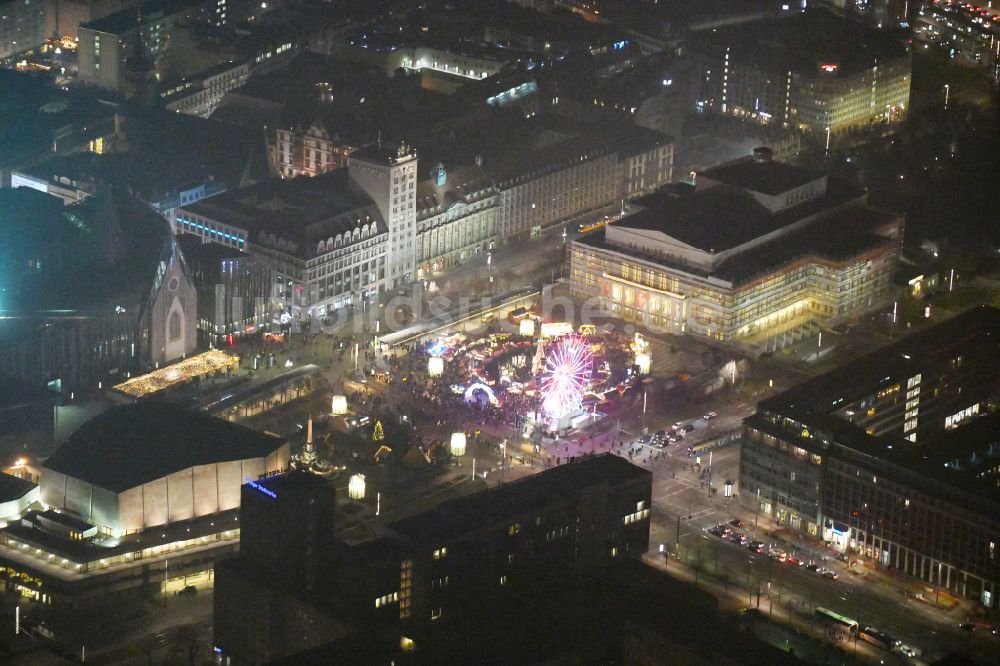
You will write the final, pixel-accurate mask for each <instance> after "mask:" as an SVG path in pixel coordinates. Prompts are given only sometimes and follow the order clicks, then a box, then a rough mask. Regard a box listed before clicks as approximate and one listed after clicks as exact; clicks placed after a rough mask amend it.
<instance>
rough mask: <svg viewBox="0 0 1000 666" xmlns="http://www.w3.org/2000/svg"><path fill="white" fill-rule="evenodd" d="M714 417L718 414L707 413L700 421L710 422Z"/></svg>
mask: <svg viewBox="0 0 1000 666" xmlns="http://www.w3.org/2000/svg"><path fill="white" fill-rule="evenodd" d="M716 416H718V414H716V413H715V412H709V413H708V414H705V415H704V416H703V417H701V418H702V420H704V421H711V420H712V419H714V418H715V417H716Z"/></svg>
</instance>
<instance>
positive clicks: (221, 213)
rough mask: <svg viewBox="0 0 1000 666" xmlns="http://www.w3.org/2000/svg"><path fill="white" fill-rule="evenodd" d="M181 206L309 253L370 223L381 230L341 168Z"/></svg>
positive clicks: (370, 205) (252, 238) (255, 237)
mask: <svg viewBox="0 0 1000 666" xmlns="http://www.w3.org/2000/svg"><path fill="white" fill-rule="evenodd" d="M182 209H183V210H184V211H188V212H190V213H194V214H195V215H200V216H203V217H206V218H208V219H212V220H216V221H218V222H221V223H222V224H227V225H231V226H234V227H238V228H241V229H246V230H247V233H248V234H249V235H248V237H247V242H248V243H256V244H263V243H264V239H265V237H270V236H274V237H275V238H276V239H277V240H278V241H280V242H279V244H278V249H282V250H284V251H287V252H289V253H291V254H297V255H299V256H304V257H308V258H312V257H313V256H315V255H316V251H317V250H316V248H317V244H318V243H319V241H326V240H328V239H329V238H333V237H335V236H337V235H338V234H342V233H344V232H348V231H353V230H354V229H355V228H358V227H360V226H362V225H367V226H371V225H373V224H374V225H375V230H376V233H378V234H381V233H385V231H386V227H385V222H384V221H383V220H382V216H381V214H380V213H379V211H378V207H377V206H376V205H375V204H374V202H372V200H371V199H369V198H368V196H367V195H365V194H363V193H361V192H360V191H359V190H357V189H356V188H354V187H352V186H351V183H350V180H349V177H348V171H347V169H337V170H335V171H330V172H327V173H324V174H320V175H318V176H315V177H312V178H307V177H300V178H290V179H287V180H278V179H275V180H268V181H264V182H261V183H257V184H256V185H251V186H250V187H245V188H243V189H240V190H231V191H228V192H224V193H222V194H219V195H217V196H214V197H210V198H208V199H203V200H201V201H199V202H196V203H193V204H188V205H186V206H183V207H182Z"/></svg>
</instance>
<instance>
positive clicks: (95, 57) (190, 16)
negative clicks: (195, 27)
mask: <svg viewBox="0 0 1000 666" xmlns="http://www.w3.org/2000/svg"><path fill="white" fill-rule="evenodd" d="M184 21H192V22H200V23H205V24H208V25H215V26H219V25H222V24H223V23H225V21H226V0H150V1H149V2H146V3H144V4H143V5H142V6H141V7H138V8H129V9H123V10H121V11H119V12H116V13H114V14H110V15H108V16H104V17H103V18H99V19H97V20H95V21H91V22H89V23H86V24H83V25H81V26H80V30H79V49H78V51H77V59H78V68H79V77H80V80H81V81H82V82H84V83H88V84H91V85H96V86H98V87H100V88H104V89H105V90H113V91H118V92H121V91H123V90H124V84H125V80H124V79H125V76H124V74H125V62H126V59H127V58H128V57H129V56H131V54H132V53H133V51H134V48H133V44H135V43H136V42H137V40H138V41H139V48H140V49H141V50H142V53H141V54H140V55H141V56H142V57H145V58H148V59H149V60H150V61H151V62H152V63H153V65H159V63H160V62H161V60H162V59H163V56H164V54H165V53H166V48H167V44H168V42H169V37H170V31H171V29H172V28H173V27H174V26H175V25H177V24H178V23H181V22H184ZM140 37H141V40H140Z"/></svg>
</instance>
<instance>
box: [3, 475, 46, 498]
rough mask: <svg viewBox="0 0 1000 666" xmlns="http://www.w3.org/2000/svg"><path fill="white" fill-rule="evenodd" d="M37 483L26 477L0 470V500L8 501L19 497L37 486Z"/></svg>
mask: <svg viewBox="0 0 1000 666" xmlns="http://www.w3.org/2000/svg"><path fill="white" fill-rule="evenodd" d="M37 487H38V484H35V483H32V482H31V481H28V480H27V479H22V478H21V477H19V476H14V475H13V474H7V473H5V472H0V502H10V501H12V500H16V499H21V498H22V497H24V496H25V495H27V494H28V493H29V492H30V491H31V489H32V488H37Z"/></svg>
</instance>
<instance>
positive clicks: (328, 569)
mask: <svg viewBox="0 0 1000 666" xmlns="http://www.w3.org/2000/svg"><path fill="white" fill-rule="evenodd" d="M651 484H652V474H651V473H650V472H649V471H648V470H645V469H642V468H639V467H636V466H635V465H632V464H631V463H629V462H628V461H626V460H624V459H623V458H620V457H617V456H611V455H603V456H597V457H594V458H586V459H583V460H580V461H577V462H573V463H569V464H566V465H562V466H559V467H556V468H553V469H551V470H546V471H543V472H541V473H539V474H536V475H533V476H530V477H527V478H524V479H521V480H518V481H515V482H513V483H508V484H506V485H504V486H501V487H499V488H496V489H492V490H490V491H487V492H483V493H479V494H477V495H472V496H468V497H465V498H462V499H459V500H453V501H450V502H446V503H444V504H441V505H439V506H438V507H436V508H434V509H431V510H429V511H424V512H422V513H417V514H415V515H412V516H410V517H408V518H403V519H401V520H397V521H395V522H392V523H390V524H388V525H385V526H384V527H382V528H381V529H380V530H379V534H378V535H377V536H376V538H374V539H368V540H365V541H361V542H348V541H345V540H341V539H338V538H334V530H333V527H334V520H333V510H332V508H333V507H332V504H333V498H332V497H330V495H331V494H332V493H331V491H330V490H329V488H328V487H327V486H326V484H324V483H322V482H321V481H319V480H317V479H315V478H314V477H308V476H305V475H301V474H292V475H282V476H277V477H272V478H269V479H263V480H261V481H257V482H255V484H251V485H250V486H246V487H244V490H243V502H244V503H243V513H242V515H241V517H240V523H241V525H242V529H243V534H244V539H245V544H244V545H243V547H242V548H241V556H240V557H239V558H238V559H234V560H231V561H228V562H225V563H222V564H220V566H219V567H218V571H217V577H216V606H215V613H216V617H215V621H214V626H215V638H214V642H215V645H217V646H218V650H219V652H220V655H221V658H222V659H223V660H230V661H226V662H225V663H260V662H264V661H267V660H271V659H276V658H279V657H282V656H286V655H288V654H292V653H294V652H297V651H300V650H303V649H307V648H310V647H312V646H315V645H321V644H324V643H328V642H330V641H334V640H336V639H338V638H341V637H342V636H343V635H345V634H347V633H349V632H350V628H349V627H348V628H347V629H346V630H345V625H346V624H347V623H350V624H351V625H357V626H363V627H365V629H366V630H368V631H378V630H380V629H381V630H386V631H402V632H403V633H404V634H406V633H409V630H420V628H421V627H428V626H430V625H431V623H440V624H444V623H448V622H452V621H455V620H458V619H460V618H462V617H463V616H465V615H475V614H479V613H483V612H484V609H492V608H493V605H492V604H493V603H499V602H500V601H501V600H503V599H504V598H507V596H509V595H510V594H513V593H511V592H509V591H510V590H512V589H517V588H518V587H519V586H524V585H525V584H528V583H530V582H531V581H533V580H537V579H539V578H542V577H544V576H547V575H549V574H551V573H552V572H553V571H563V572H570V571H572V572H581V571H589V570H593V569H595V568H603V567H607V566H608V565H610V564H611V563H614V562H617V561H622V560H638V559H639V558H640V557H641V556H642V555H643V554H644V553H645V552H646V550H647V549H648V547H649V518H650V511H651V506H650V502H651V496H652V485H651ZM289 519H291V522H289ZM289 562H294V563H295V566H292V567H291V568H289V566H288V563H289ZM486 612H488V611H486ZM293 621H294V622H295V624H296V626H297V627H300V630H297V631H296V632H294V633H295V636H296V637H295V638H294V639H291V638H289V637H288V636H287V635H284V634H283V633H282V632H281V631H280V629H281V628H282V627H287V626H290V624H289V623H291V622H293ZM397 640H398V639H397Z"/></svg>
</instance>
